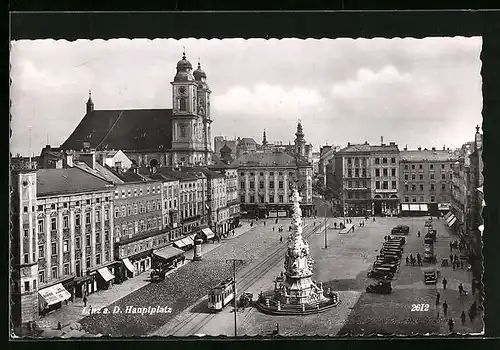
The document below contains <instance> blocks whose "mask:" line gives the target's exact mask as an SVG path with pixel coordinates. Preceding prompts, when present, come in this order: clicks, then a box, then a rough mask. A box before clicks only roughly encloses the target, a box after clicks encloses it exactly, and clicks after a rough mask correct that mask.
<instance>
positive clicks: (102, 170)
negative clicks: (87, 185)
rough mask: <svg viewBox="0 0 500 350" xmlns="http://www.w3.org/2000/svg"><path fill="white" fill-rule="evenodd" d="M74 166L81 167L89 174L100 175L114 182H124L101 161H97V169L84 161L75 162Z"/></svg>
mask: <svg viewBox="0 0 500 350" xmlns="http://www.w3.org/2000/svg"><path fill="white" fill-rule="evenodd" d="M73 166H74V167H76V168H79V169H81V170H83V171H85V172H87V173H89V174H92V175H94V176H98V177H100V178H101V179H103V180H105V181H108V182H110V183H113V184H122V183H123V180H122V179H120V178H119V177H118V176H116V175H115V174H114V173H113V172H112V171H111V169H109V167H108V166H102V165H101V164H99V162H95V169H92V167H90V166H88V164H86V163H84V162H74V163H73Z"/></svg>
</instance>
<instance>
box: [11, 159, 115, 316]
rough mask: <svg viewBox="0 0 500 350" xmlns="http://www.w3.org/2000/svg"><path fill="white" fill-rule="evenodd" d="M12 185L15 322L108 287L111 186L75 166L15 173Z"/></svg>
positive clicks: (110, 272)
mask: <svg viewBox="0 0 500 350" xmlns="http://www.w3.org/2000/svg"><path fill="white" fill-rule="evenodd" d="M13 184H15V188H16V190H17V191H16V192H15V196H14V197H15V198H17V199H16V200H13V203H15V207H14V213H15V214H14V217H15V218H16V220H15V223H16V224H15V225H14V227H13V231H12V238H13V240H12V253H13V257H14V262H15V264H14V265H13V270H12V278H13V281H14V283H13V285H12V286H13V288H12V297H13V301H14V307H13V318H14V319H15V322H17V323H25V322H28V321H33V320H36V319H37V318H38V314H39V313H44V312H48V311H50V310H52V309H54V308H57V307H60V306H61V305H62V302H63V301H64V300H67V299H73V298H75V297H82V296H83V295H85V294H87V293H93V292H95V291H97V290H99V289H107V288H110V287H111V284H112V278H113V277H114V273H115V272H116V271H115V262H114V259H113V244H112V241H113V217H112V215H111V212H112V210H113V200H112V196H113V188H112V187H113V185H112V184H110V183H109V182H106V181H104V180H102V179H100V178H97V177H95V176H93V175H90V174H88V173H86V172H84V171H82V170H80V169H77V168H66V169H40V170H38V171H36V172H33V171H31V172H27V173H16V174H15V175H14V179H13ZM75 184H78V185H77V186H75ZM28 280H29V284H28V283H26V282H28ZM110 282H111V283H110ZM39 294H40V297H39ZM35 310H36V312H35Z"/></svg>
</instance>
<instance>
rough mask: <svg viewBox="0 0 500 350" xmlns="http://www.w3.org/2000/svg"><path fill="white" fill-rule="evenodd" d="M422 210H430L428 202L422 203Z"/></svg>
mask: <svg viewBox="0 0 500 350" xmlns="http://www.w3.org/2000/svg"><path fill="white" fill-rule="evenodd" d="M420 211H429V207H428V206H427V204H420Z"/></svg>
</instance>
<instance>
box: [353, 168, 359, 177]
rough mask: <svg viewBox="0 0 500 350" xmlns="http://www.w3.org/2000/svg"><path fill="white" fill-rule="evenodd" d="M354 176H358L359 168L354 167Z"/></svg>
mask: <svg viewBox="0 0 500 350" xmlns="http://www.w3.org/2000/svg"><path fill="white" fill-rule="evenodd" d="M354 176H355V177H359V169H357V168H356V169H354Z"/></svg>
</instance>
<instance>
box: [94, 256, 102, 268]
mask: <svg viewBox="0 0 500 350" xmlns="http://www.w3.org/2000/svg"><path fill="white" fill-rule="evenodd" d="M95 264H96V265H101V254H96V256H95Z"/></svg>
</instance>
